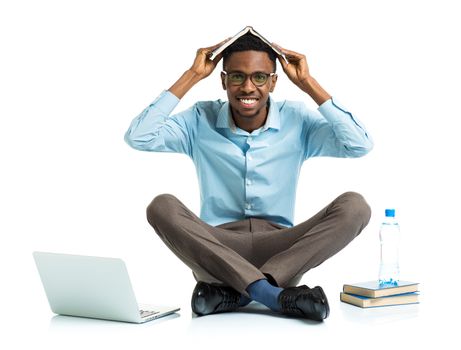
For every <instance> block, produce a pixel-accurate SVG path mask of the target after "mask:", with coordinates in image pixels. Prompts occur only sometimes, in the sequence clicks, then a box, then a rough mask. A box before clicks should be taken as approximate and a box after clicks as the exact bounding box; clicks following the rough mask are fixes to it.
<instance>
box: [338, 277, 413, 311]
mask: <svg viewBox="0 0 461 350" xmlns="http://www.w3.org/2000/svg"><path fill="white" fill-rule="evenodd" d="M418 290H419V283H415V282H408V281H399V282H398V283H397V285H380V284H379V282H378V281H369V282H361V283H354V284H345V285H343V292H342V293H341V297H340V298H341V301H342V302H345V303H348V304H352V305H355V306H359V307H362V308H369V307H378V306H392V305H405V304H416V303H419V293H418Z"/></svg>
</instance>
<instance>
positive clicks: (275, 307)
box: [246, 279, 283, 312]
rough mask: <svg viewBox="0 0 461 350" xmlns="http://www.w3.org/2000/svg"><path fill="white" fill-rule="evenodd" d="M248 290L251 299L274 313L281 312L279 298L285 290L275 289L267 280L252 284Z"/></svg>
mask: <svg viewBox="0 0 461 350" xmlns="http://www.w3.org/2000/svg"><path fill="white" fill-rule="evenodd" d="M246 290H247V292H248V294H250V298H251V299H253V300H255V301H257V302H260V303H261V304H264V305H266V306H267V307H268V308H269V309H271V310H272V311H276V312H278V311H280V306H279V303H278V297H279V294H280V293H281V292H282V291H283V288H279V287H275V286H273V285H271V284H270V283H269V282H268V281H267V280H266V279H261V280H258V281H255V282H253V283H252V284H250V285H249V286H248V287H247V289H246Z"/></svg>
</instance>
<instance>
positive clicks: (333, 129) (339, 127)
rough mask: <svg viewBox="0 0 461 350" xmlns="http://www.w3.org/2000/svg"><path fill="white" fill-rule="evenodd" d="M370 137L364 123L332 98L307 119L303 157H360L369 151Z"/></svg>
mask: <svg viewBox="0 0 461 350" xmlns="http://www.w3.org/2000/svg"><path fill="white" fill-rule="evenodd" d="M372 148H373V141H372V139H371V137H370V136H369V135H368V133H367V131H366V130H365V127H364V126H363V124H362V123H361V122H360V121H359V120H358V119H357V118H356V117H355V116H354V115H353V114H352V113H351V112H349V111H348V110H347V109H345V108H344V107H342V106H340V105H339V104H338V103H337V102H336V100H334V99H333V98H331V99H329V100H327V101H325V102H324V103H323V104H322V105H321V106H319V108H318V112H317V113H316V115H315V116H313V118H308V119H307V125H306V153H305V158H306V159H307V158H310V157H319V156H327V157H328V156H329V157H342V158H356V157H361V156H364V155H365V154H367V153H368V152H370V151H371V149H372Z"/></svg>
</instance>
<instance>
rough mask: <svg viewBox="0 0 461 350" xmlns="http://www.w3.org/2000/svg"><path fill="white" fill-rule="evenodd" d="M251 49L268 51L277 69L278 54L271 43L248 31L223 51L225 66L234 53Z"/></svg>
mask: <svg viewBox="0 0 461 350" xmlns="http://www.w3.org/2000/svg"><path fill="white" fill-rule="evenodd" d="M251 50H252V51H263V52H267V54H268V55H269V58H270V60H271V61H272V62H273V63H274V72H275V69H276V67H277V64H276V61H277V54H276V53H275V51H274V50H273V49H272V48H271V47H270V46H269V45H267V44H266V43H265V42H264V41H262V40H261V39H259V38H258V37H257V36H254V35H253V34H251V33H246V34H245V35H242V36H241V37H240V38H238V39H237V40H236V41H235V42H234V43H232V45H230V46H229V47H228V48H226V49H225V50H224V51H223V53H222V54H223V66H225V65H226V60H227V58H228V57H229V56H230V55H231V54H232V53H234V52H241V51H251Z"/></svg>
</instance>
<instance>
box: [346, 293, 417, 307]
mask: <svg viewBox="0 0 461 350" xmlns="http://www.w3.org/2000/svg"><path fill="white" fill-rule="evenodd" d="M340 298H341V301H342V302H345V303H348V304H352V305H355V306H359V307H362V308H369V307H379V306H395V305H407V304H417V303H419V294H418V293H404V294H397V295H388V296H384V297H380V298H369V297H365V296H363V295H356V294H347V293H341V297H340Z"/></svg>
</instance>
